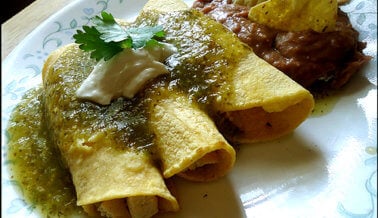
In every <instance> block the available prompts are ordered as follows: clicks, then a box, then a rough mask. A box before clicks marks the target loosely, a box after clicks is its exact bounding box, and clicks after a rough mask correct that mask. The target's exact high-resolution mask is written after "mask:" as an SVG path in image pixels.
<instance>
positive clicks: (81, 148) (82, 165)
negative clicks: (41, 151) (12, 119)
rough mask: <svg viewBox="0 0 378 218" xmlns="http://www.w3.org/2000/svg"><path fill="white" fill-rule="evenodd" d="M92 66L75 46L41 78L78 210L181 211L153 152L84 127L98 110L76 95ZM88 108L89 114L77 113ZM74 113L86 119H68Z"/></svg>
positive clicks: (53, 59)
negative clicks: (128, 144)
mask: <svg viewBox="0 0 378 218" xmlns="http://www.w3.org/2000/svg"><path fill="white" fill-rule="evenodd" d="M90 66H93V62H92V61H91V60H90V59H89V57H88V55H87V56H85V55H83V52H82V51H81V50H80V49H79V48H78V46H77V45H74V44H71V45H68V46H65V47H62V48H60V49H58V50H57V51H55V52H53V53H52V54H51V55H50V56H49V58H48V59H47V61H46V63H45V66H44V68H43V73H42V75H43V85H44V90H45V95H46V112H47V117H48V125H49V127H50V129H51V130H52V137H53V139H54V141H55V142H56V144H57V145H58V148H59V150H60V152H61V154H62V157H63V159H64V162H65V164H66V166H67V167H68V168H69V170H70V172H71V175H72V179H73V183H74V186H75V190H76V193H77V204H78V205H79V206H83V208H84V209H85V211H87V212H88V213H89V214H91V215H96V216H97V215H100V214H102V215H104V214H108V215H110V216H113V217H120V216H121V215H122V216H121V217H127V216H130V217H151V216H152V215H154V214H156V213H158V212H159V211H177V210H178V208H179V206H178V203H177V201H176V199H175V197H174V196H172V194H171V193H170V191H169V189H168V188H167V186H166V184H165V181H164V179H163V177H162V175H161V173H160V171H159V169H158V168H157V167H156V166H155V165H154V162H153V160H152V158H151V156H150V154H149V153H148V152H146V151H145V150H140V149H136V148H134V147H129V146H127V145H125V144H123V143H122V141H119V140H115V139H114V138H113V137H112V136H111V134H118V133H117V131H116V130H115V131H114V132H112V131H111V130H110V131H109V130H106V131H104V130H102V129H101V128H91V126H90V125H89V126H88V125H85V123H86V122H88V120H87V119H89V118H87V115H88V117H89V114H96V113H98V107H93V109H92V107H91V105H89V104H91V103H90V102H83V103H81V102H79V101H78V99H76V96H75V95H74V93H75V90H76V89H77V87H78V85H79V82H80V81H76V79H77V78H82V77H83V76H82V75H81V74H83V71H84V70H85V68H88V67H90ZM80 69H82V70H80ZM72 78H75V79H72ZM62 90H64V91H63V92H62ZM83 105H87V106H86V107H83V108H84V111H81V109H80V110H78V107H79V108H81V107H82V106H83ZM88 105H89V106H88ZM73 110H76V112H75V113H78V114H80V113H83V115H82V116H76V114H75V113H74V114H71V115H69V116H68V115H66V114H67V113H69V112H70V111H73ZM98 119H100V121H101V119H103V118H102V117H101V116H99V117H98ZM94 121H96V120H94ZM89 122H92V120H89ZM82 124H83V125H82ZM141 205H143V206H141Z"/></svg>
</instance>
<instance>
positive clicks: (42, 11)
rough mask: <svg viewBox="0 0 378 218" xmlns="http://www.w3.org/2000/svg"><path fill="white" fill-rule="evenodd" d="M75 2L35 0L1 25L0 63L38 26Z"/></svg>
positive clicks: (66, 0) (68, 0)
mask: <svg viewBox="0 0 378 218" xmlns="http://www.w3.org/2000/svg"><path fill="white" fill-rule="evenodd" d="M73 1H75V0H53V1H52V0H36V1H35V2H33V3H32V4H30V5H29V6H28V7H26V8H25V9H23V10H22V11H20V12H19V13H17V14H16V15H15V16H13V17H11V18H10V19H9V20H7V21H6V22H4V23H3V24H2V25H1V61H3V60H4V59H5V58H6V57H7V56H8V55H9V53H10V52H12V50H13V49H14V48H15V47H16V46H17V45H18V44H19V43H20V42H21V41H22V40H23V39H24V38H25V37H26V36H27V35H28V34H29V33H30V32H32V31H33V30H34V29H35V28H36V27H37V26H38V25H40V24H41V23H42V22H43V21H44V20H46V19H47V18H48V17H50V16H51V15H52V14H54V13H55V12H57V11H59V10H60V9H62V8H63V7H65V6H66V5H68V4H69V3H71V2H73Z"/></svg>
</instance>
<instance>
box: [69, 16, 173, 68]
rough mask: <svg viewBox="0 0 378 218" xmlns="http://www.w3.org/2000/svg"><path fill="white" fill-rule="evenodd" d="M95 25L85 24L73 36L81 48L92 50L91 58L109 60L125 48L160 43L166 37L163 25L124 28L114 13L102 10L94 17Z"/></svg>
mask: <svg viewBox="0 0 378 218" xmlns="http://www.w3.org/2000/svg"><path fill="white" fill-rule="evenodd" d="M91 21H92V23H93V24H94V26H83V31H82V30H77V32H76V34H75V35H74V36H73V38H74V39H75V42H76V43H78V44H80V46H79V47H80V49H82V50H84V51H88V52H91V58H95V59H96V60H97V61H98V60H101V59H102V58H103V59H104V60H105V61H107V60H109V59H110V58H112V57H113V56H114V55H116V54H117V53H119V52H121V51H122V50H123V49H125V48H133V49H138V48H142V47H144V46H146V45H148V46H151V45H152V46H153V45H157V44H159V40H162V39H163V38H164V37H165V32H164V30H163V27H162V26H153V27H151V26H143V27H137V28H129V29H124V28H123V27H122V26H120V25H119V24H118V23H117V22H116V21H115V19H114V17H113V15H112V14H110V13H106V12H105V11H103V12H101V17H100V16H95V17H93V18H92V20H91Z"/></svg>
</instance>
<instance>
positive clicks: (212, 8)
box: [192, 0, 371, 91]
mask: <svg viewBox="0 0 378 218" xmlns="http://www.w3.org/2000/svg"><path fill="white" fill-rule="evenodd" d="M192 8H194V9H197V10H200V11H202V12H203V13H204V14H207V15H208V16H210V17H212V18H213V19H215V20H217V21H218V22H220V23H222V24H223V25H224V26H225V27H227V28H228V29H229V30H231V31H232V32H234V33H235V34H237V36H238V37H239V39H240V40H241V41H242V42H244V43H246V44H248V45H249V46H250V47H251V48H252V49H253V51H254V52H255V53H256V55H258V56H259V57H260V58H262V59H264V60H266V61H267V62H269V63H270V64H272V65H273V66H275V67H276V68H278V69H279V70H281V71H282V72H284V73H285V74H286V75H288V76H289V77H290V78H292V79H293V80H295V81H296V82H298V83H299V84H301V85H302V86H304V87H305V88H308V89H309V90H312V91H315V90H316V91H320V90H321V89H323V90H324V89H338V88H340V87H342V86H343V85H344V84H346V83H347V82H348V81H349V79H350V78H351V76H352V75H354V74H355V73H356V72H358V71H359V70H360V68H361V67H362V66H363V65H364V64H365V63H366V62H368V61H369V60H370V59H371V57H369V56H366V55H364V54H363V52H362V50H363V49H364V48H365V47H366V43H363V42H360V41H359V40H358V36H359V33H358V32H357V31H356V30H355V29H354V28H353V27H352V25H351V23H350V21H349V18H348V16H347V14H346V13H344V12H343V11H341V10H340V9H339V10H338V18H337V24H336V29H335V30H334V31H332V32H325V33H318V32H315V31H312V30H306V31H300V32H286V31H281V30H277V29H272V28H269V27H267V26H265V25H261V24H258V23H256V22H252V21H251V20H249V19H248V12H249V8H248V7H247V6H242V5H237V4H233V3H232V0H213V1H212V0H196V1H195V2H194V3H193V6H192Z"/></svg>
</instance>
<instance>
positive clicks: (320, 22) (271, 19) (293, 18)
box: [248, 0, 338, 32]
mask: <svg viewBox="0 0 378 218" xmlns="http://www.w3.org/2000/svg"><path fill="white" fill-rule="evenodd" d="M337 7H338V5H337V1H336V0H268V1H266V2H263V3H261V4H258V5H256V6H254V7H252V8H251V9H250V11H249V14H248V18H249V19H250V20H252V21H255V22H257V23H260V24H264V25H267V26H269V27H272V28H275V29H279V30H284V31H293V32H294V31H302V30H309V29H312V30H314V31H316V32H326V31H332V30H334V28H335V24H336V19H337Z"/></svg>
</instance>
